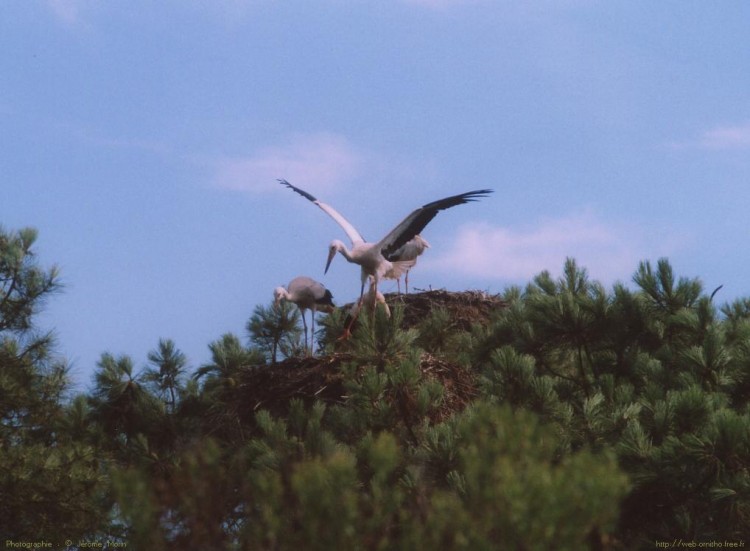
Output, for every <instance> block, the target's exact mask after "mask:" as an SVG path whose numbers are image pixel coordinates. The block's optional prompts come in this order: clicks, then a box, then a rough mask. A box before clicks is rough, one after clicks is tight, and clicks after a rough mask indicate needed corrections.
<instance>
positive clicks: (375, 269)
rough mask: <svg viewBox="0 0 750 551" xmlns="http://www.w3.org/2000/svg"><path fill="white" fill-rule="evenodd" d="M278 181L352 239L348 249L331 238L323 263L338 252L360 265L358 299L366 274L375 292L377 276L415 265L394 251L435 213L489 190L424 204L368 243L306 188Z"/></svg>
mask: <svg viewBox="0 0 750 551" xmlns="http://www.w3.org/2000/svg"><path fill="white" fill-rule="evenodd" d="M279 183H281V184H282V185H285V186H286V187H288V188H289V189H291V190H292V191H295V192H297V193H299V194H300V195H301V196H302V197H304V198H305V199H307V200H308V201H311V202H312V203H314V204H316V205H318V207H320V208H321V209H322V210H323V212H325V213H326V214H328V216H330V217H331V218H333V219H334V220H335V221H336V223H337V224H338V225H339V226H341V227H342V228H343V230H344V232H346V235H347V236H348V237H349V239H350V240H351V242H352V248H351V249H348V248H347V247H346V245H344V244H343V243H342V242H341V241H339V240H338V239H334V240H333V241H332V242H331V245H330V246H329V248H328V261H327V262H326V269H325V273H327V272H328V268H329V267H330V265H331V261H332V260H333V257H334V256H336V253H337V252H338V253H341V254H342V255H343V257H344V258H346V259H347V260H348V261H349V262H352V263H354V264H359V266H360V267H361V271H362V274H361V275H362V287H361V289H360V293H359V300H360V302H361V301H362V297H363V296H364V294H365V282H366V281H367V278H368V276H372V278H373V279H372V285H373V286H374V287H375V291H374V292H377V286H378V282H379V281H380V279H382V278H385V277H389V278H397V277H399V276H400V275H401V273H402V272H403V271H404V270H406V269H407V268H411V267H412V266H414V263H415V262H416V261H415V260H414V259H411V260H406V259H402V258H400V257H399V256H397V253H398V252H399V250H401V249H402V248H403V247H404V245H406V244H407V243H408V242H409V241H411V240H412V239H414V237H415V236H416V235H417V234H418V233H420V232H421V231H422V230H423V229H424V228H425V226H427V224H429V223H430V221H431V220H432V219H433V218H434V217H435V216H436V215H437V213H438V212H440V211H441V210H445V209H448V208H451V207H455V206H456V205H463V204H465V203H468V202H470V201H476V200H477V199H479V198H480V197H486V196H487V195H489V194H490V193H492V190H491V189H480V190H476V191H468V192H466V193H461V194H459V195H453V196H451V197H446V198H445V199H438V200H437V201H433V202H432V203H427V204H426V205H424V206H422V207H419V208H418V209H416V210H414V211H413V212H412V213H411V214H409V216H407V217H406V218H404V219H403V220H402V221H401V222H400V223H399V224H398V225H397V226H396V227H395V228H393V229H392V230H391V231H390V232H388V234H387V235H386V236H385V237H383V239H381V240H380V241H378V242H377V243H369V242H367V241H365V240H364V238H363V237H362V235H361V234H360V233H359V232H358V231H357V230H356V228H355V227H354V226H352V224H351V223H350V222H349V221H348V220H347V219H346V218H344V217H343V216H341V214H339V213H338V211H336V210H335V209H334V208H333V207H332V206H330V205H327V204H326V203H324V202H322V201H319V200H318V199H316V198H315V197H313V196H312V195H310V194H309V193H307V192H306V191H303V190H301V189H299V188H298V187H295V186H293V185H292V184H290V183H289V182H287V181H286V180H279Z"/></svg>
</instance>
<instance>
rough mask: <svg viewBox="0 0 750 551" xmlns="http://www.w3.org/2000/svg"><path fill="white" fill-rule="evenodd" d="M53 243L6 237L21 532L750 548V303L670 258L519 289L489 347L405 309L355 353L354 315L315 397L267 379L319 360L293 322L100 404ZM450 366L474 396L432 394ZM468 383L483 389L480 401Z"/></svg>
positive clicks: (270, 324) (168, 538)
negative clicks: (70, 326) (62, 333)
mask: <svg viewBox="0 0 750 551" xmlns="http://www.w3.org/2000/svg"><path fill="white" fill-rule="evenodd" d="M35 237H36V233H35V232H34V231H33V230H22V231H20V232H16V233H8V232H5V231H1V230H0V492H1V495H2V498H3V499H2V500H0V518H2V519H3V520H2V522H3V524H2V529H3V535H4V536H6V537H10V538H15V539H18V540H22V539H24V538H25V539H38V538H40V537H52V538H54V537H57V536H59V534H60V533H64V534H66V536H69V537H70V538H71V539H75V538H77V537H81V538H84V537H85V538H89V539H103V538H109V539H115V540H117V541H120V542H127V544H128V546H129V547H132V548H136V549H154V550H159V549H164V550H166V549H175V548H179V549H187V550H189V549H279V550H284V549H366V550H370V549H373V550H375V549H382V550H391V549H404V550H407V549H408V550H411V549H429V548H434V549H446V550H451V549H472V550H473V549H498V548H500V549H587V548H588V549H637V548H645V547H652V546H653V542H654V541H657V540H664V541H672V540H673V539H674V538H682V539H683V540H684V541H709V540H713V539H715V540H720V539H724V540H727V541H737V540H739V539H741V538H742V537H743V536H744V535H745V534H746V527H747V526H748V525H750V474H748V473H750V459H749V458H750V300H748V299H738V300H736V301H735V302H733V303H731V304H727V305H724V306H723V307H721V308H718V307H717V306H715V305H714V303H713V299H714V296H713V295H711V296H706V295H705V294H703V289H702V285H701V283H700V281H699V280H697V279H689V278H681V277H677V276H675V274H674V271H673V269H672V266H671V265H670V264H669V262H668V261H667V260H666V259H661V260H659V261H658V262H657V263H656V265H655V266H652V264H651V263H649V262H642V263H641V264H640V265H639V267H638V269H637V270H636V272H635V274H634V276H633V283H634V284H635V287H633V288H630V287H628V286H627V285H624V284H616V285H614V286H613V287H612V289H611V290H607V289H605V288H604V287H603V286H602V285H600V284H599V283H597V282H596V281H592V280H591V279H590V278H589V276H588V274H587V272H586V270H584V269H582V268H581V267H579V266H578V265H577V264H576V263H575V261H573V260H572V259H569V260H567V261H566V263H565V265H564V267H563V274H562V276H561V277H560V278H558V279H555V278H553V277H552V276H551V275H550V274H549V273H548V272H543V273H541V274H539V275H538V276H537V277H535V278H534V279H533V280H532V281H531V282H530V283H529V284H528V285H527V286H526V287H525V288H523V289H522V288H519V287H511V288H509V289H507V290H506V291H505V293H504V295H503V299H504V301H505V303H506V304H507V307H505V308H502V309H498V310H497V311H496V312H494V313H493V315H492V316H491V318H490V319H489V320H487V321H486V322H485V323H477V324H476V325H474V326H473V327H472V328H471V330H470V331H459V330H456V328H455V327H454V324H453V323H452V320H451V316H450V315H449V314H448V310H446V309H440V308H437V309H435V310H433V311H432V312H431V313H430V314H428V315H427V316H425V317H424V318H423V319H422V321H421V322H420V323H419V324H418V325H417V326H416V327H414V328H411V329H404V327H403V323H404V318H405V316H404V310H403V306H401V305H399V306H396V307H394V308H393V311H392V316H391V317H390V318H389V317H387V316H386V315H385V313H384V311H383V310H382V309H380V308H376V309H375V312H373V313H370V312H367V313H363V314H362V315H360V316H359V319H358V320H357V323H356V325H355V329H354V330H353V334H352V336H351V337H350V338H349V339H348V340H338V337H339V336H340V335H341V333H342V331H343V330H344V328H345V326H346V325H347V320H346V316H345V313H343V312H340V311H334V312H333V313H332V314H331V315H329V316H327V317H326V318H325V319H324V320H323V326H324V328H323V338H322V341H323V344H324V348H325V350H326V352H327V353H329V354H335V356H334V357H333V358H327V359H321V363H320V364H316V366H315V367H314V368H313V369H311V370H310V374H313V371H314V370H315V369H318V370H320V371H324V370H325V369H329V371H330V372H326V373H325V374H324V375H325V376H321V377H319V378H317V379H316V378H314V377H312V378H310V379H304V381H303V382H302V383H301V384H304V385H308V384H310V381H314V382H315V384H316V385H318V386H320V389H319V391H315V392H314V393H304V392H300V393H299V394H295V393H294V392H291V393H287V394H285V395H284V397H280V396H279V397H277V396H275V395H274V394H273V393H274V392H275V390H274V389H275V388H276V387H275V386H274V385H275V384H276V383H277V382H278V381H277V379H274V377H279V375H278V374H279V373H280V372H279V371H274V370H278V369H281V368H279V367H278V366H276V367H274V366H271V365H269V363H273V362H274V361H275V359H276V356H277V354H278V353H279V352H281V354H282V355H283V356H285V357H287V358H291V357H293V356H294V355H296V354H298V353H300V352H301V351H302V346H301V333H300V330H299V327H298V323H297V322H298V317H299V316H298V314H297V311H296V308H294V307H293V306H292V305H288V304H287V305H284V306H282V307H281V308H264V307H261V306H259V307H257V308H256V309H255V311H254V313H253V316H252V317H251V318H250V320H249V322H248V325H247V330H248V336H249V338H250V346H244V345H243V344H242V342H241V341H240V339H239V338H238V337H237V336H235V335H233V334H226V335H223V336H222V337H220V338H219V339H217V340H215V341H213V342H212V343H210V344H209V350H210V353H211V360H210V361H209V362H208V363H207V364H205V365H202V366H199V367H198V368H197V369H196V370H194V372H193V373H192V377H188V363H187V358H186V357H185V356H184V354H182V353H181V352H180V350H179V349H178V348H177V347H176V345H175V343H174V342H172V341H171V340H169V339H162V340H159V341H158V345H157V347H156V348H155V349H154V350H152V351H151V352H149V354H148V355H147V358H146V360H147V362H148V363H147V365H146V366H145V368H144V369H142V370H140V371H139V370H137V369H136V367H135V366H136V365H137V364H136V362H135V361H134V360H133V359H132V358H131V357H129V356H127V355H122V356H114V355H112V354H109V353H105V354H103V355H102V356H101V359H100V361H99V362H98V364H97V366H96V370H95V375H94V386H93V388H92V389H91V391H90V392H88V393H87V394H82V395H78V396H70V392H69V386H68V381H67V367H66V365H65V364H64V362H62V361H61V360H59V359H58V358H56V357H55V356H54V355H53V354H52V344H53V342H52V337H51V336H50V335H49V334H44V333H39V332H38V331H37V330H36V329H35V328H34V316H35V314H36V313H37V312H38V310H39V308H40V306H41V305H42V304H43V303H44V300H45V299H46V297H48V296H49V295H50V294H51V293H53V292H54V291H55V290H57V288H58V286H59V284H58V282H57V273H56V271H55V269H54V268H52V269H49V270H44V269H41V268H39V267H38V266H37V264H36V260H35V257H34V253H33V250H32V245H33V243H34V240H35ZM478 321H479V320H478ZM331 359H333V360H336V361H335V362H334V363H330V364H326V363H325V362H326V361H328V360H331ZM304 362H308V363H310V362H312V360H307V359H306V360H303V362H301V363H300V365H303V363H304ZM430 362H433V363H430ZM435 362H439V363H435ZM448 363H450V365H451V369H455V370H458V371H459V372H460V373H461V374H462V378H461V379H460V380H459V379H456V380H451V381H448V380H446V381H445V382H441V380H442V379H438V378H435V377H434V375H431V373H430V370H431V369H433V367H435V366H436V365H443V366H444V365H446V364H448ZM332 365H335V366H340V367H335V368H334V367H331V366H332ZM290 369H299V370H302V369H308V368H307V367H305V368H303V367H290ZM252 374H261V375H264V376H265V375H266V374H268V375H269V376H268V377H266V378H265V379H262V378H253V377H251V376H250V375H252ZM289 374H290V380H291V379H293V377H292V375H294V374H295V373H292V372H290V373H289ZM317 375H320V373H317ZM317 375H316V376H317ZM279 378H282V379H283V377H279ZM256 380H264V381H265V384H268V385H269V387H270V390H269V395H268V396H267V397H265V398H264V401H262V402H261V403H260V407H258V403H256V402H254V401H249V400H248V393H249V391H255V390H256V389H253V388H251V387H250V385H249V384H248V381H256ZM320 381H323V382H320ZM467 381H468V382H467ZM459 382H460V384H462V385H469V386H471V389H470V391H467V392H466V393H464V394H463V395H462V396H463V401H462V400H458V399H456V389H455V388H453V387H452V385H457V384H459ZM336 385H338V386H337V388H338V392H339V394H337V395H336V396H334V397H333V398H331V397H325V393H324V394H321V395H320V396H319V395H318V392H322V391H324V390H330V389H329V386H336ZM306 388H307V387H306ZM316 388H317V387H316ZM464 390H466V389H464ZM297 396H299V397H297ZM316 399H319V400H320V401H316ZM264 407H268V409H263V408H264ZM6 534H7V535H6Z"/></svg>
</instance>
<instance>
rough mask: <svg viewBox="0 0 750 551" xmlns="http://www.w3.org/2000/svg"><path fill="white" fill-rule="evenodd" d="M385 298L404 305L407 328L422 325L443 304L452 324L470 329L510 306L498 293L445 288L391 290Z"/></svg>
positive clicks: (392, 303) (459, 328) (462, 329)
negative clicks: (416, 290)
mask: <svg viewBox="0 0 750 551" xmlns="http://www.w3.org/2000/svg"><path fill="white" fill-rule="evenodd" d="M385 300H386V302H387V303H388V304H389V305H390V306H391V307H393V306H394V305H396V304H403V305H404V322H403V323H404V327H405V328H410V327H414V326H416V325H419V323H420V322H421V321H422V320H424V319H425V317H426V316H428V315H429V314H430V313H431V312H432V311H433V310H436V309H438V308H442V309H444V310H446V311H447V312H448V314H449V316H450V319H451V324H452V326H453V328H454V329H456V330H459V331H468V330H469V329H471V326H472V325H473V324H475V323H483V322H488V321H489V320H490V317H491V316H492V314H493V313H494V312H496V311H498V310H500V309H502V308H505V307H506V306H507V304H506V302H505V301H504V300H503V299H501V298H500V297H499V296H498V295H491V294H489V293H486V292H484V291H463V292H460V293H454V292H450V291H446V290H444V289H436V290H429V291H421V292H418V293H410V294H397V293H388V294H386V295H385Z"/></svg>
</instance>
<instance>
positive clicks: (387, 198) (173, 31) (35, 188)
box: [0, 0, 750, 386]
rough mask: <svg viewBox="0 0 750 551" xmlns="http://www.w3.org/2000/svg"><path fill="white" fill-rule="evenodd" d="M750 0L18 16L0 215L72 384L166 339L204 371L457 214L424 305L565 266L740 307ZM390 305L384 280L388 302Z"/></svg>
mask: <svg viewBox="0 0 750 551" xmlns="http://www.w3.org/2000/svg"><path fill="white" fill-rule="evenodd" d="M748 36H750V4H749V3H747V2H744V1H735V2H719V3H706V2H698V1H692V2H691V1H662V2H645V1H612V2H599V1H586V0H569V1H566V0H561V1H555V2H552V1H539V2H506V1H499V0H494V1H493V0H486V1H483V0H473V1H471V0H377V1H376V0H360V1H345V0H306V1H288V2H279V1H271V0H214V1H212V2H198V1H197V0H196V1H185V2H177V1H167V2H142V1H139V0H134V1H131V2H95V1H93V0H49V1H46V2H45V1H37V2H4V3H3V4H2V6H1V7H0V75H2V76H0V128H1V129H2V130H0V182H2V183H1V184H0V185H1V186H2V194H1V195H0V197H1V198H2V199H1V201H0V223H2V224H3V226H4V227H5V228H6V229H17V228H20V227H23V226H34V227H36V228H38V229H39V231H40V237H39V241H38V243H37V252H38V254H39V257H40V260H41V262H42V263H43V264H45V265H51V264H57V265H59V267H60V268H61V271H62V281H63V282H64V284H65V290H64V292H63V293H61V294H60V295H58V296H56V297H54V298H53V299H52V300H50V302H49V303H48V305H47V308H46V310H45V312H44V315H43V316H41V317H40V319H39V323H40V326H42V328H53V329H54V330H55V331H56V333H57V335H58V339H59V352H60V353H61V354H62V355H64V356H65V357H67V358H68V359H69V361H70V362H71V364H72V367H73V374H74V377H75V380H76V382H77V383H78V384H79V385H82V386H85V385H88V384H89V382H90V377H91V373H92V371H93V368H94V366H95V364H96V361H97V360H98V358H99V356H100V354H101V353H102V352H105V351H108V352H111V353H113V354H129V355H131V356H132V357H133V358H134V360H135V362H136V364H137V365H138V366H142V365H144V363H145V361H146V353H147V352H148V351H149V350H151V349H153V348H154V347H155V346H156V344H157V342H158V339H159V338H172V339H174V340H175V342H176V343H177V345H178V347H180V348H181V349H182V350H183V351H184V352H185V353H186V354H187V355H188V357H189V360H190V365H191V366H192V367H197V366H198V365H200V364H201V363H202V362H204V361H206V360H207V359H208V356H209V355H208V349H207V345H208V343H209V342H211V341H213V340H215V339H217V338H219V337H220V336H221V335H222V334H223V333H226V332H234V333H236V334H238V335H241V336H243V337H244V336H245V329H244V326H245V323H246V321H247V319H248V318H249V316H250V315H251V313H252V310H253V308H254V307H255V306H256V305H257V304H268V303H270V301H271V299H272V291H273V289H274V287H276V286H277V285H279V284H285V283H287V282H288V281H289V280H290V279H292V278H293V277H295V276H297V275H301V274H304V275H309V276H312V277H314V278H316V279H318V280H320V281H322V282H324V283H325V284H326V286H328V287H329V288H330V289H331V291H332V292H333V294H334V298H335V300H336V301H337V302H338V303H340V304H341V303H345V302H349V301H351V300H353V299H354V298H355V297H356V295H357V293H358V290H359V270H358V268H357V267H355V266H352V265H348V264H347V263H346V262H345V260H344V259H343V258H341V257H338V258H337V259H336V260H335V262H334V264H333V265H332V268H331V270H330V271H329V273H328V274H327V275H326V276H324V275H323V267H324V264H325V257H326V253H327V245H328V243H329V242H330V241H331V239H333V238H339V239H344V238H345V236H344V234H343V233H342V232H341V230H340V229H339V228H338V226H336V225H335V223H334V222H333V221H332V220H330V219H329V218H328V217H327V216H326V215H325V214H324V213H323V212H321V211H320V210H318V209H316V208H315V207H314V206H312V205H311V204H310V203H308V202H307V201H305V200H304V199H303V198H301V197H299V196H297V195H295V194H293V193H291V192H290V191H289V190H287V189H285V188H283V187H281V186H279V185H278V184H277V183H276V179H277V178H286V179H288V180H289V181H290V182H292V183H293V184H295V185H297V186H299V187H301V188H303V189H306V190H308V191H309V192H311V193H313V194H315V195H317V196H318V197H320V198H321V199H323V200H324V201H326V202H328V203H330V204H332V205H333V206H334V207H336V208H338V209H339V210H340V211H341V212H342V213H343V214H344V215H346V216H347V217H348V218H349V219H350V220H351V221H352V222H353V223H354V224H355V225H356V226H357V227H358V228H359V230H360V231H361V232H362V233H363V234H364V235H365V237H366V238H368V239H372V240H376V239H379V238H380V237H381V236H382V235H384V234H385V233H386V232H387V231H388V230H389V229H390V228H391V227H392V226H393V225H395V224H396V223H397V222H398V221H400V220H401V218H402V217H403V216H405V215H406V214H407V213H408V212H410V211H411V210H412V209H413V208H415V207H417V206H419V205H421V204H424V203H426V202H429V201H432V200H434V199H437V198H440V197H443V196H446V195H452V194H455V193H460V192H464V191H469V190H473V189H481V188H487V187H489V188H493V189H494V190H495V194H494V195H493V196H492V197H490V198H487V199H484V200H482V201H481V202H477V203H472V204H470V205H466V206H461V207H457V208H455V209H451V210H449V211H446V212H443V213H441V214H440V215H438V217H437V218H435V220H434V221H433V222H432V223H431V224H430V225H429V226H428V227H427V229H426V230H425V231H424V232H423V235H424V237H425V238H427V239H428V240H429V241H430V243H431V244H432V248H431V249H430V250H429V251H428V252H427V253H426V254H425V255H424V256H423V257H422V258H421V259H420V262H419V265H418V267H417V268H416V269H415V270H414V271H413V272H412V274H411V277H410V280H411V281H410V282H411V284H412V286H413V287H418V288H429V287H432V288H447V289H451V290H462V289H483V290H488V291H491V292H500V291H502V290H503V289H505V288H506V287H507V286H508V285H512V284H524V283H525V282H527V281H528V280H529V278H530V277H532V276H533V275H535V274H536V273H538V272H539V271H541V270H543V269H548V270H550V271H551V272H552V273H553V274H559V273H560V270H561V267H562V263H563V261H564V259H565V257H566V256H573V257H575V258H576V259H577V260H578V262H579V263H580V264H582V265H584V266H586V267H587V268H588V270H589V273H590V274H591V276H592V277H593V278H594V279H598V280H600V281H602V282H604V283H605V284H607V285H611V284H612V283H613V282H615V281H618V280H619V281H623V282H629V281H630V278H631V276H632V274H633V272H634V271H635V269H636V267H637V265H638V262H639V261H640V260H645V259H649V260H652V261H655V260H656V259H658V258H659V257H662V256H666V257H668V258H669V259H670V260H671V262H672V264H673V266H674V267H675V270H676V271H677V273H678V274H679V275H683V276H690V277H700V278H701V279H702V280H703V282H704V284H705V287H706V288H707V289H708V290H709V291H710V290H712V289H713V288H715V287H716V286H718V285H720V284H723V285H724V288H723V289H722V291H721V293H720V294H719V295H718V298H717V299H718V300H721V301H727V300H732V299H734V298H737V297H740V296H747V295H750V283H749V282H748V279H747V276H746V274H747V273H748V272H749V271H750V253H748V247H747V239H748V225H749V224H748V214H747V213H748V206H749V205H748V203H749V201H748V199H750V191H749V190H748V183H750V178H749V177H750V71H749V70H748V68H749V67H750V40H748ZM391 287H393V288H395V284H390V283H389V284H387V285H386V286H385V289H386V290H390V288H391Z"/></svg>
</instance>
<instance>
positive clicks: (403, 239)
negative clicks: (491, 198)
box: [382, 189, 493, 261]
mask: <svg viewBox="0 0 750 551" xmlns="http://www.w3.org/2000/svg"><path fill="white" fill-rule="evenodd" d="M492 191H493V190H491V189H479V190H476V191H467V192H466V193H460V194H459V195H452V196H451V197H446V198H445V199H438V200H437V201H433V202H432V203H427V204H426V205H424V206H423V207H421V208H420V209H418V210H417V214H416V216H414V219H413V220H412V221H411V222H410V223H409V225H408V226H407V227H406V228H404V230H403V231H402V232H401V233H400V234H399V236H398V237H397V238H396V239H395V240H394V241H393V243H390V244H388V246H387V247H384V248H383V250H382V254H383V256H384V257H385V258H386V260H388V261H392V260H394V258H392V257H391V255H393V254H394V253H395V252H397V251H398V250H399V249H400V248H401V247H403V246H404V245H405V244H406V243H408V242H409V241H411V240H412V239H414V236H415V235H417V234H418V233H421V232H422V230H423V229H424V228H425V226H427V224H429V223H430V221H431V220H432V219H433V218H435V216H436V215H437V213H438V212H440V211H441V210H445V209H449V208H451V207H455V206H457V205H463V204H465V203H469V202H471V201H476V200H477V199H479V198H481V197H487V196H488V195H489V194H490V193H492Z"/></svg>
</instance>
